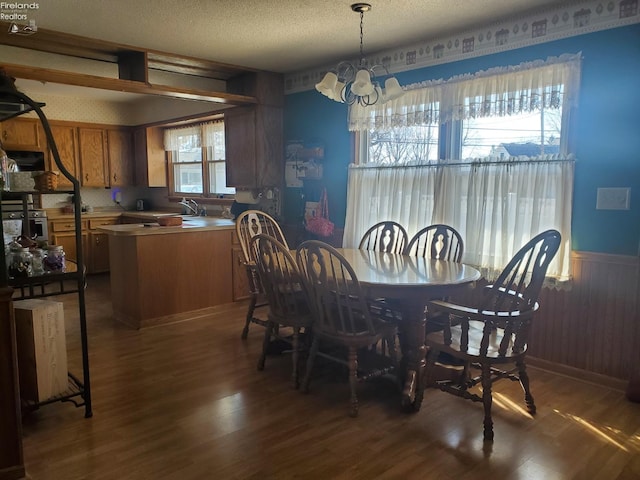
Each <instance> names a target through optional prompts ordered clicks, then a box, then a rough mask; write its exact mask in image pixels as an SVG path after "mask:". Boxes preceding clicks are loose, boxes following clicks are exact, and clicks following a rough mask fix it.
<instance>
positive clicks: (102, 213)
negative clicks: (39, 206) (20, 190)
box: [47, 209, 129, 220]
mask: <svg viewBox="0 0 640 480" xmlns="http://www.w3.org/2000/svg"><path fill="white" fill-rule="evenodd" d="M123 213H129V212H125V211H124V210H99V211H97V212H96V211H93V212H91V213H86V212H82V218H103V217H119V216H120V215H122V214H123ZM47 218H48V219H49V220H73V219H74V218H75V214H73V213H62V212H61V211H59V210H57V211H56V209H47Z"/></svg>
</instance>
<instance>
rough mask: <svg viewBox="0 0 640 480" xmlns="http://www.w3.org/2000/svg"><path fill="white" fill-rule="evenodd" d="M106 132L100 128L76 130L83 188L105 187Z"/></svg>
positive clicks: (106, 162)
mask: <svg viewBox="0 0 640 480" xmlns="http://www.w3.org/2000/svg"><path fill="white" fill-rule="evenodd" d="M106 136H107V132H106V130H104V129H102V128H86V127H80V128H78V146H79V152H80V183H81V184H82V186H83V187H107V186H109V182H108V172H107V170H108V160H107V159H108V156H107V155H108V152H107V138H106Z"/></svg>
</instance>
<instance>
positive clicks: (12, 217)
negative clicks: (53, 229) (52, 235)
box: [2, 202, 49, 245]
mask: <svg viewBox="0 0 640 480" xmlns="http://www.w3.org/2000/svg"><path fill="white" fill-rule="evenodd" d="M2 209H3V210H2V229H3V232H4V243H5V245H6V244H7V243H9V242H11V241H12V240H14V239H15V238H16V237H18V236H20V235H28V236H29V237H30V238H31V239H33V240H35V241H37V242H47V241H48V240H49V231H48V228H47V212H46V210H37V209H29V210H27V218H26V220H25V217H24V211H18V210H15V211H11V210H9V211H5V204H4V202H3V205H2Z"/></svg>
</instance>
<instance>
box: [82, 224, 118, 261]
mask: <svg viewBox="0 0 640 480" xmlns="http://www.w3.org/2000/svg"><path fill="white" fill-rule="evenodd" d="M118 223H120V219H119V217H109V218H92V219H90V220H89V222H88V225H89V232H88V233H89V245H88V246H89V248H88V252H87V253H88V259H89V262H88V264H87V265H88V269H89V273H102V272H108V271H109V237H108V235H107V234H106V233H102V232H99V231H97V230H96V229H97V228H98V227H101V226H104V225H116V224H118Z"/></svg>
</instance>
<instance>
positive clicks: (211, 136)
mask: <svg viewBox="0 0 640 480" xmlns="http://www.w3.org/2000/svg"><path fill="white" fill-rule="evenodd" d="M220 135H222V136H223V137H224V121H222V120H218V121H215V122H207V123H199V124H197V125H189V126H187V127H177V128H167V129H166V130H165V131H164V149H165V150H166V151H177V150H180V147H181V146H182V147H184V145H185V140H182V141H181V140H180V138H181V137H183V138H184V137H189V138H188V140H187V143H188V145H189V148H201V147H202V148H206V147H215V146H216V137H218V138H219V136H220ZM218 143H219V142H218Z"/></svg>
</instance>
